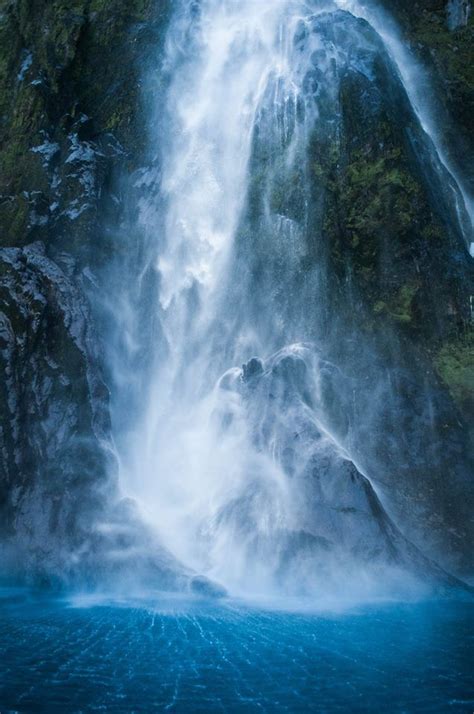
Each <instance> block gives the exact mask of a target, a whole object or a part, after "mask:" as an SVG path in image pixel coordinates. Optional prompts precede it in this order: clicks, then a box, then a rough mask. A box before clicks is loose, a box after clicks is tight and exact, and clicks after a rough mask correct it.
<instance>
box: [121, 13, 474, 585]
mask: <svg viewBox="0 0 474 714" xmlns="http://www.w3.org/2000/svg"><path fill="white" fill-rule="evenodd" d="M338 9H343V10H348V11H350V12H351V13H352V14H353V15H355V16H358V17H364V18H365V19H366V20H367V21H368V22H369V24H372V25H373V27H374V28H375V30H376V31H377V32H378V33H379V35H380V37H381V38H382V40H383V41H384V43H385V45H386V47H387V48H388V50H389V52H390V54H391V56H392V59H393V60H394V61H395V64H396V65H397V67H398V70H399V72H400V75H401V77H402V80H403V82H404V84H405V88H406V90H407V92H408V94H409V98H410V99H411V101H412V103H413V105H414V107H415V110H416V112H417V115H418V118H419V120H420V122H421V124H422V126H423V128H424V130H425V131H426V132H427V133H428V134H429V136H430V138H431V140H432V141H433V142H434V144H436V132H435V131H434V129H432V126H431V124H430V123H429V121H428V118H427V113H426V112H425V111H424V110H423V109H422V108H420V107H421V104H420V102H419V97H418V95H417V93H416V89H415V82H414V81H413V74H411V73H410V70H409V65H410V62H409V59H408V57H407V55H406V54H403V53H402V52H401V49H400V44H399V43H398V41H397V40H396V39H394V37H393V36H392V35H391V34H390V35H387V32H386V31H384V28H383V26H382V24H381V20H380V16H379V15H374V17H373V18H372V16H371V15H370V14H368V13H367V12H366V10H364V9H363V8H362V7H361V6H360V5H359V3H356V2H346V1H345V0H338V1H337V2H332V1H331V0H327V2H310V1H307V2H306V1H304V0H278V1H275V2H270V1H269V2H266V1H265V0H261V1H260V0H258V1H256V0H241V1H240V2H237V1H236V0H203V2H201V3H200V5H199V11H198V12H195V13H189V12H188V11H187V10H188V8H187V6H183V8H182V11H179V10H178V11H177V13H176V17H175V19H174V21H173V22H172V26H171V28H170V32H169V38H168V46H167V58H166V62H167V68H168V71H169V73H170V76H171V78H172V79H171V84H170V87H169V89H168V93H167V104H166V108H165V110H166V115H167V117H168V123H167V126H168V129H167V131H166V132H165V136H163V137H160V140H161V144H162V158H163V173H162V177H161V185H160V201H161V202H162V205H164V210H165V220H164V235H163V236H157V237H156V240H155V242H154V245H155V251H156V252H155V253H154V255H153V256H152V260H153V262H154V265H155V266H156V270H157V272H158V274H159V290H158V294H157V296H156V305H155V309H156V313H157V315H159V318H160V321H161V325H162V329H163V334H164V339H165V340H166V343H167V344H166V357H164V358H163V359H160V360H157V363H156V366H155V370H154V375H153V380H152V383H151V384H150V388H149V394H148V400H147V403H146V404H145V405H144V416H143V420H142V421H140V423H138V424H137V425H136V433H135V436H134V438H132V440H131V444H132V448H129V449H128V450H127V453H126V454H125V456H124V458H123V479H124V482H125V484H126V486H127V488H128V490H129V491H130V493H131V494H133V495H134V496H135V497H137V498H138V499H139V500H140V501H141V503H142V504H143V508H144V510H145V512H146V514H147V516H148V518H149V520H150V521H151V522H152V523H153V524H154V526H155V527H156V528H157V530H158V531H159V533H160V535H161V537H162V539H163V541H164V543H165V544H166V545H167V546H168V548H169V549H170V550H171V551H172V552H173V553H174V554H175V555H176V556H177V557H178V558H179V559H180V560H182V561H183V562H184V563H186V564H187V565H189V566H190V567H192V568H194V569H195V570H197V571H199V572H205V573H206V574H208V575H210V576H211V577H215V578H216V579H217V580H219V581H221V582H223V583H224V584H225V585H227V586H229V587H230V588H232V589H233V591H234V592H235V591H244V592H248V591H249V590H252V591H253V592H255V591H259V592H262V591H263V592H268V591H271V590H272V589H274V588H275V587H278V585H276V584H275V583H276V574H277V573H280V572H282V569H283V566H282V563H286V561H288V560H292V559H293V561H295V562H296V565H294V563H293V565H292V567H293V570H292V571H291V578H292V579H293V581H294V580H296V579H298V580H299V581H305V582H306V583H307V584H308V588H309V589H311V588H312V587H313V586H314V581H315V579H314V573H313V572H312V570H314V568H315V566H314V562H315V560H314V557H313V555H312V554H313V553H314V552H315V551H316V550H317V549H319V551H318V552H320V553H321V552H322V553H323V554H324V552H326V551H325V549H326V548H328V547H329V546H328V545H327V544H328V543H329V542H330V537H331V535H332V534H333V533H337V538H339V541H340V543H341V544H344V543H345V542H346V541H348V540H350V539H352V540H354V536H353V533H352V534H351V531H353V532H355V531H357V530H358V531H359V532H360V534H361V536H360V538H361V542H362V540H363V538H364V537H365V538H366V541H368V542H370V541H371V540H372V541H373V540H376V539H377V538H378V537H379V531H378V527H379V526H378V525H377V524H375V520H374V523H372V521H371V520H370V519H373V516H372V515H371V513H370V498H369V497H368V496H367V486H366V485H365V484H364V483H363V480H362V479H361V477H359V476H357V477H355V476H354V475H353V474H352V471H351V470H350V469H351V467H350V466H349V464H350V462H349V461H348V457H347V454H346V453H345V451H344V449H343V448H342V447H341V446H340V445H339V444H338V443H337V439H336V438H335V437H334V435H332V434H331V433H329V431H328V430H327V428H326V426H325V421H324V414H323V413H321V412H320V411H318V406H317V405H318V384H319V381H320V371H321V364H320V362H319V360H318V359H317V358H316V357H315V354H314V347H313V346H309V347H308V346H307V345H304V344H302V343H303V342H305V341H306V340H307V334H306V332H305V330H304V328H303V327H302V326H301V324H302V323H301V324H300V322H299V321H298V320H295V321H293V323H292V324H287V323H286V322H285V320H284V319H283V318H282V317H281V316H280V315H278V314H277V311H276V310H275V309H274V307H273V306H272V302H271V300H272V298H271V296H270V295H269V296H268V301H269V302H268V320H267V323H268V324H267V325H266V326H265V327H264V328H262V327H261V326H262V324H263V323H264V322H265V319H262V317H263V316H262V315H261V314H260V315H258V316H257V317H258V319H256V316H255V315H254V314H253V313H252V309H253V308H252V298H253V296H252V295H242V291H245V289H246V288H245V286H246V283H245V276H244V274H243V273H242V272H241V269H242V263H241V262H239V261H238V260H236V257H235V256H236V247H235V237H236V234H237V232H238V231H239V228H240V226H241V223H242V219H243V212H244V211H245V208H246V200H247V198H248V191H249V182H250V161H251V158H252V151H253V142H255V141H256V137H257V138H258V132H259V131H268V134H269V135H268V137H265V138H264V141H262V140H261V137H260V142H261V144H263V145H265V142H266V145H267V147H268V153H269V155H270V156H271V158H274V155H275V152H277V151H281V164H280V169H279V170H281V171H283V172H285V173H286V174H287V175H288V176H293V175H294V176H296V175H297V170H298V169H299V166H298V162H299V161H300V160H301V155H302V151H303V152H304V149H305V147H306V142H307V138H308V136H309V134H310V132H311V131H313V130H314V127H315V126H317V125H318V121H320V110H319V105H318V100H317V98H316V100H315V99H314V96H316V97H317V96H318V91H319V89H317V83H316V82H315V81H314V80H313V79H312V75H311V72H310V70H311V68H312V67H313V66H314V63H315V62H318V63H319V70H320V71H322V72H323V74H324V75H325V76H326V77H327V78H328V79H327V91H328V93H329V94H331V92H332V93H333V94H334V97H335V96H336V94H337V87H332V86H331V81H332V80H331V79H330V78H331V77H332V76H333V75H332V73H333V72H334V67H335V66H337V63H338V62H345V61H347V57H346V55H344V52H343V51H342V50H341V49H340V48H337V47H335V46H333V45H331V47H330V48H329V49H328V47H329V45H328V43H326V44H324V43H323V42H322V40H321V37H320V36H319V35H318V33H317V32H314V27H315V23H317V22H318V17H319V16H321V17H323V16H324V15H325V14H326V13H327V12H328V11H336V10H338ZM326 22H327V20H326ZM360 41H361V42H362V41H363V40H362V39H361V40H360ZM187 43H189V45H190V47H191V49H189V48H188V46H187ZM341 56H342V59H341ZM347 56H349V54H347ZM308 77H309V78H310V79H309V83H310V85H311V83H313V85H314V86H310V87H309V89H308V87H307V86H306V85H307V84H308V79H307V78H308ZM308 97H309V98H308ZM334 101H336V100H335V99H334ZM321 121H322V120H321ZM438 155H439V159H440V161H441V163H442V164H443V165H444V166H445V168H446V169H447V170H448V171H450V173H451V175H452V176H453V179H454V180H455V182H456V183H457V184H458V186H461V182H460V179H459V177H457V178H456V176H455V172H454V170H452V167H450V166H449V162H448V161H447V159H446V158H445V157H444V155H443V153H442V150H441V149H440V148H439V147H438ZM267 168H268V172H269V173H270V174H272V172H273V178H274V177H275V175H276V169H275V167H274V166H273V165H272V164H271V160H269V161H268V167H267ZM265 181H267V183H268V176H267V177H266V178H265V177H262V178H261V183H262V185H263V186H265V185H266V183H265ZM262 193H263V195H264V197H265V216H266V218H265V220H266V226H267V229H268V234H269V236H270V238H269V240H272V241H274V244H277V245H278V246H281V251H282V253H283V255H284V260H285V266H284V269H285V270H286V271H291V270H292V265H293V262H294V261H296V262H297V261H298V260H299V259H300V257H301V256H302V255H304V251H305V248H304V245H303V240H302V238H301V235H302V228H301V221H298V220H297V219H294V218H292V217H288V216H285V215H282V214H280V213H278V211H277V210H276V209H274V208H272V197H271V196H270V190H268V191H267V190H266V189H265V188H264V189H263V190H262ZM461 196H463V197H464V202H465V204H466V206H467V207H468V208H469V207H470V206H471V207H472V204H470V203H469V201H468V198H467V194H466V193H465V192H464V193H463V191H462V190H461V192H460V194H459V197H458V200H459V201H460V202H461V203H462V197H461ZM459 213H460V214H461V213H462V207H461V206H460V208H459ZM153 215H154V212H153V210H150V209H149V207H145V210H144V211H143V216H142V221H143V223H144V224H145V227H146V229H147V231H148V232H149V233H150V234H151V235H153V231H154V226H153V225H152V224H149V216H153ZM303 223H304V220H303ZM239 286H240V291H239ZM259 304H262V302H260V303H259ZM296 313H297V310H295V314H296ZM281 348H284V349H283V350H282V351H280V352H277V350H281ZM273 353H277V354H276V356H275V357H273V358H272V359H270V360H269V361H267V362H265V363H261V362H258V361H254V362H253V363H248V365H247V367H246V370H247V372H246V370H244V371H243V372H242V371H240V370H239V369H236V368H235V365H238V364H242V363H244V362H248V360H249V359H250V357H251V356H252V355H255V354H259V355H264V356H265V355H266V356H267V355H271V354H273ZM163 354H164V353H163ZM262 375H263V376H262ZM265 380H266V381H265ZM288 384H289V385H290V386H288ZM290 437H291V438H290ZM295 439H298V442H297V445H296V446H295V444H294V443H293V442H294V441H295ZM291 440H293V441H291ZM129 443H130V442H129ZM316 463H317V464H319V466H318V474H322V476H318V478H319V481H318V484H317V486H314V485H313V484H312V485H311V488H310V487H309V486H308V485H307V484H308V483H309V476H308V474H310V473H311V474H313V472H314V469H315V466H314V464H316ZM289 474H290V475H291V478H289ZM295 474H296V476H297V478H296V477H295ZM351 474H352V475H351ZM292 479H293V482H292ZM295 483H297V484H298V486H297V487H295ZM318 508H319V510H318ZM338 509H339V510H340V511H341V512H345V513H346V514H348V515H347V517H348V519H349V515H350V514H351V513H352V512H354V513H356V512H357V513H360V514H363V516H364V518H365V520H364V518H362V517H360V516H359V515H357V516H354V520H353V521H351V522H350V523H349V521H348V523H347V525H344V526H341V525H340V523H339V521H338V520H337V518H336V516H334V515H333V511H334V512H335V511H337V510H338ZM351 517H352V516H351ZM312 520H313V521H314V522H315V523H313V524H312V522H311V521H312ZM357 542H358V541H357ZM310 551H311V552H310ZM294 553H296V554H297V556H296V557H294ZM308 553H310V555H308ZM312 558H313V560H312ZM326 560H331V564H330V565H328V564H327V563H326V565H325V564H324V562H323V561H324V558H322V559H321V557H319V560H318V559H317V562H318V563H319V566H318V567H319V571H318V575H319V576H321V573H322V572H323V571H324V568H326V571H324V572H325V573H326V574H327V576H328V578H329V579H330V577H331V576H332V574H333V571H334V570H340V569H341V567H342V565H341V555H340V554H339V553H336V554H335V555H331V558H329V556H327V558H326ZM308 563H310V565H308ZM311 563H313V565H311ZM344 567H347V563H346V564H344ZM291 578H290V579H291ZM319 579H321V577H319ZM316 580H317V578H316ZM358 580H359V583H360V584H361V588H362V590H363V589H364V587H365V586H367V588H369V587H370V583H369V581H368V582H367V583H364V576H363V575H362V574H361V572H360V570H359V571H358Z"/></svg>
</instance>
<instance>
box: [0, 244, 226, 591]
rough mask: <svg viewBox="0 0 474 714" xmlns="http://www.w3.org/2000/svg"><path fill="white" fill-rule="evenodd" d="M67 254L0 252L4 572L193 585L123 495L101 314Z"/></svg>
mask: <svg viewBox="0 0 474 714" xmlns="http://www.w3.org/2000/svg"><path fill="white" fill-rule="evenodd" d="M62 258H63V260H62V264H61V265H59V264H58V263H55V262H53V261H52V260H51V259H49V258H48V257H47V256H46V254H45V251H44V246H43V245H42V244H39V243H36V244H33V245H31V246H27V247H25V248H23V249H21V248H4V249H2V250H1V251H0V370H1V373H2V375H4V379H2V382H1V386H0V389H1V393H0V394H1V399H0V524H1V528H2V530H1V532H0V540H1V554H2V570H1V572H0V576H1V577H2V578H4V577H5V575H7V577H11V578H15V577H17V578H19V579H20V580H25V579H26V580H27V581H28V582H31V583H33V584H46V585H57V586H62V585H67V586H69V587H70V586H71V585H77V586H78V587H87V588H90V587H95V586H101V585H103V584H104V582H107V583H108V585H109V586H110V587H114V586H117V587H120V588H122V589H123V588H124V587H126V588H128V589H130V588H140V587H145V586H147V587H161V588H165V589H172V590H173V589H176V588H185V587H188V583H190V577H191V574H190V573H188V572H187V571H186V570H185V569H184V568H183V567H182V566H180V565H179V564H178V563H177V562H176V561H175V560H174V558H173V557H172V556H171V555H170V554H168V553H166V552H165V551H164V549H163V548H162V546H161V545H160V543H159V542H158V540H157V538H156V537H155V536H154V535H153V534H152V533H151V532H150V531H149V530H148V528H147V527H146V526H145V525H144V524H143V521H142V519H141V518H140V516H139V514H138V513H137V510H136V507H135V505H134V504H133V502H130V501H127V500H126V499H121V497H120V495H119V492H118V489H117V484H116V480H115V474H116V463H115V456H114V451H113V445H112V442H111V437H110V420H109V411H108V391H107V388H106V386H105V384H104V382H103V379H102V376H101V371H100V366H99V359H98V341H97V337H96V335H95V334H94V328H93V320H92V318H91V314H90V310H89V306H88V304H87V301H86V300H85V298H84V296H83V292H82V290H81V276H80V275H78V274H77V266H75V264H74V262H73V261H72V260H71V259H70V258H69V259H68V258H67V257H66V256H63V257H62ZM82 277H83V279H85V278H84V276H82ZM5 566H6V572H5ZM216 587H217V586H216ZM211 589H212V583H209V591H211Z"/></svg>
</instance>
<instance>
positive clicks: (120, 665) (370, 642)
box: [0, 590, 474, 714]
mask: <svg viewBox="0 0 474 714" xmlns="http://www.w3.org/2000/svg"><path fill="white" fill-rule="evenodd" d="M0 607H1V611H0V656H1V679H0V712H1V714H6V713H7V712H21V713H24V712H32V713H33V712H45V714H55V713H56V712H58V713H61V714H68V713H69V712H120V713H122V712H123V713H124V714H125V713H126V714H132V713H133V712H161V711H163V712H164V711H169V712H203V713H204V712H205V713H206V714H211V713H213V712H271V713H273V712H321V713H324V712H330V713H333V712H334V713H336V712H344V713H346V712H377V713H379V712H409V713H412V712H466V713H469V714H471V713H472V712H473V711H474V684H473V677H472V669H473V663H474V637H473V624H474V605H473V604H472V603H466V602H429V603H417V604H385V605H377V606H374V605H372V606H370V607H369V606H366V607H359V608H357V609H352V610H346V611H339V612H331V611H326V612H320V613H317V612H308V611H306V612H295V611H285V609H283V610H281V609H280V610H278V609H274V608H272V607H270V606H260V607H257V606H250V605H245V604H243V603H240V602H238V601H222V602H220V603H219V604H216V603H211V602H206V601H199V600H194V601H193V600H185V599H179V598H177V599H170V598H166V597H160V596H157V597H156V598H150V599H148V600H146V601H130V602H111V601H106V600H102V601H100V600H91V599H88V598H85V599H75V600H69V601H68V600H53V599H51V598H41V597H38V596H33V595H30V594H27V593H25V592H18V591H11V590H10V591H3V592H2V593H1V595H0Z"/></svg>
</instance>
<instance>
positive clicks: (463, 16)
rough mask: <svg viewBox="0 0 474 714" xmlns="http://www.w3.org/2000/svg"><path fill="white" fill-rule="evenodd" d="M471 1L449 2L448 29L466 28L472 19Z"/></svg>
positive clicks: (456, 0) (457, 0) (458, 0)
mask: <svg viewBox="0 0 474 714" xmlns="http://www.w3.org/2000/svg"><path fill="white" fill-rule="evenodd" d="M471 10H472V8H471V2H470V0H449V2H448V5H447V13H448V27H449V29H450V30H457V28H458V27H465V26H466V25H467V23H468V22H469V18H470V17H471Z"/></svg>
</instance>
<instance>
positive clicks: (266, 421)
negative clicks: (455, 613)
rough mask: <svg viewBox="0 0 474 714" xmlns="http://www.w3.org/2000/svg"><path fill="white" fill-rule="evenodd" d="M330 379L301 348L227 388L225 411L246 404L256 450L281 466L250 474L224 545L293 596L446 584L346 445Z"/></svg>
mask: <svg viewBox="0 0 474 714" xmlns="http://www.w3.org/2000/svg"><path fill="white" fill-rule="evenodd" d="M257 365H258V369H257V368H256V367H257ZM324 373H326V377H325V376H324ZM328 373H332V377H333V379H334V378H335V375H336V373H337V369H335V368H334V367H331V365H328V364H327V363H326V362H325V361H324V360H322V359H321V357H319V356H316V355H315V349H314V346H313V345H293V346H291V347H288V348H285V349H284V350H282V351H281V352H278V353H277V354H275V355H273V356H272V357H271V358H269V359H268V360H266V361H264V362H263V361H261V360H258V359H257V358H253V359H251V360H250V361H249V362H248V363H247V364H245V365H244V366H243V368H242V370H241V371H240V372H236V371H235V370H234V371H231V372H229V373H228V375H227V376H226V377H225V378H224V379H223V380H222V382H221V389H222V390H223V399H224V403H227V404H231V403H232V402H231V401H230V400H228V398H227V397H226V395H227V394H228V393H229V392H234V393H237V394H239V395H240V399H241V402H240V405H241V408H242V410H243V414H244V415H245V416H244V418H245V420H246V424H247V427H248V430H249V433H250V439H251V442H252V448H253V449H255V453H256V454H258V455H259V458H261V459H262V463H263V459H265V458H266V459H268V463H270V462H271V464H272V466H271V468H268V469H267V472H266V473H265V469H260V470H259V471H258V472H256V473H255V475H254V476H253V475H252V472H251V470H249V473H248V475H247V478H246V479H245V483H244V486H243V488H242V493H240V494H239V493H236V492H235V491H234V492H233V493H232V496H229V501H228V502H227V504H226V505H224V506H223V507H222V508H221V510H220V512H219V513H218V514H216V517H215V521H214V528H215V532H214V538H215V540H217V541H219V540H220V539H221V538H224V539H225V538H230V540H229V541H226V542H228V545H229V548H230V550H229V552H233V553H236V552H237V553H238V552H239V548H240V549H244V551H245V557H246V559H247V563H248V567H249V569H250V570H252V568H253V567H255V569H256V572H255V577H256V578H258V576H257V572H258V569H259V568H260V569H261V570H263V571H265V570H266V569H267V570H268V571H269V572H270V573H271V576H270V577H271V578H273V579H274V580H275V581H276V582H277V583H278V587H280V588H282V590H283V591H285V590H286V591H288V592H292V593H295V592H300V593H301V592H305V590H306V589H308V591H309V592H313V593H314V592H318V591H320V592H325V591H326V592H331V589H332V588H334V590H337V589H338V585H339V588H340V586H341V577H345V578H347V579H348V581H351V582H352V583H359V582H361V581H364V579H366V582H367V583H368V582H372V584H373V583H374V582H377V581H378V586H379V587H380V588H381V589H383V587H384V586H387V583H390V585H389V588H390V587H392V588H394V589H393V591H392V592H402V591H403V588H404V587H405V586H406V585H407V581H409V582H411V578H415V579H416V578H417V577H420V578H421V579H426V580H428V581H431V582H437V583H439V584H440V583H443V582H444V583H447V582H448V581H449V578H448V579H446V576H445V574H443V573H442V571H441V570H440V569H438V568H437V567H436V566H434V565H433V564H432V563H430V562H429V561H428V560H426V559H425V558H424V557H423V556H422V555H421V553H420V552H419V551H418V550H417V549H416V548H415V547H414V546H413V545H412V544H411V543H409V541H407V540H406V538H405V537H404V536H403V535H402V533H401V532H400V531H399V529H398V528H397V527H396V525H395V524H394V523H393V521H392V520H391V519H390V517H389V516H388V515H387V513H386V511H385V509H384V507H383V506H382V504H381V502H380V500H379V498H378V496H377V494H376V493H375V491H374V488H373V486H372V485H371V483H370V482H369V480H368V479H367V478H366V477H365V476H364V475H363V474H362V473H361V472H360V471H359V470H358V469H357V467H356V466H355V464H354V463H353V462H352V461H351V460H350V458H349V456H348V454H347V452H346V451H345V450H344V449H343V448H342V447H341V445H340V444H338V442H337V437H336V435H335V433H334V432H333V431H332V425H331V424H330V423H328V422H327V421H326V420H327V415H328V411H327V405H326V404H324V394H323V390H322V389H321V387H322V381H324V379H327V378H328ZM235 404H236V403H235V402H234V406H235ZM238 410H239V408H238ZM239 416H240V418H242V412H241V413H240V415H238V414H237V413H236V412H235V413H232V408H231V409H230V411H229V412H228V413H225V412H224V413H223V414H221V418H222V423H223V424H224V425H225V429H228V430H229V429H230V430H232V428H233V425H235V424H236V422H237V421H238V419H239ZM229 534H231V535H229ZM232 538H235V539H236V540H237V541H238V545H236V543H231V540H232ZM397 579H398V580H399V582H398V583H396V580H397ZM356 587H357V585H356Z"/></svg>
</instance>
